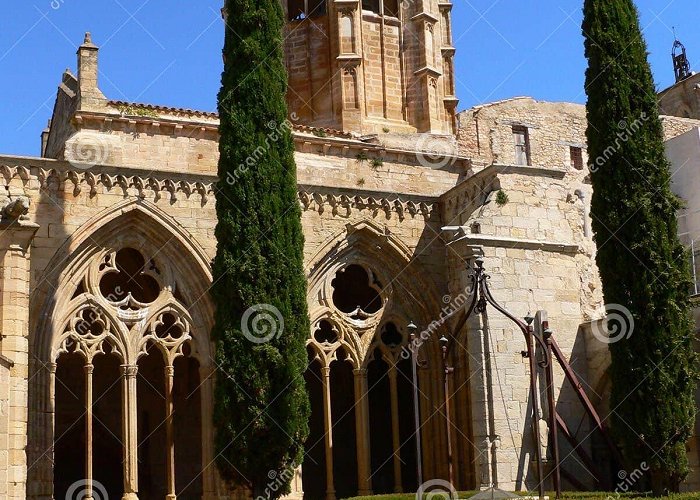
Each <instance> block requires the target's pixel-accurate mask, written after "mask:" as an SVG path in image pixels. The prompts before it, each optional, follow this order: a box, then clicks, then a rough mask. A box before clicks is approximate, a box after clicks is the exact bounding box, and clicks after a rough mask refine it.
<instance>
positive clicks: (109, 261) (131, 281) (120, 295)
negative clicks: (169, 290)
mask: <svg viewBox="0 0 700 500" xmlns="http://www.w3.org/2000/svg"><path fill="white" fill-rule="evenodd" d="M100 267H101V270H103V271H106V272H105V274H104V276H103V277H102V279H101V280H100V292H102V296H103V297H104V298H106V299H107V300H108V301H110V302H115V303H118V302H123V301H124V300H125V299H127V298H129V297H131V299H133V300H134V301H136V302H138V303H140V304H148V303H151V302H153V301H154V300H156V299H157V298H158V295H159V294H160V286H159V285H158V282H157V281H156V280H155V279H154V277H153V276H152V274H158V269H157V268H156V267H155V265H154V264H153V262H152V261H151V262H146V260H145V259H144V257H143V256H142V255H141V253H140V252H139V251H138V250H134V249H133V248H123V249H121V250H119V251H118V252H117V253H116V254H109V255H107V256H106V257H105V261H104V262H103V263H102V265H101V266H100Z"/></svg>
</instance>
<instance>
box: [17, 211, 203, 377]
mask: <svg viewBox="0 0 700 500" xmlns="http://www.w3.org/2000/svg"><path fill="white" fill-rule="evenodd" d="M120 245H121V246H132V247H134V248H140V249H150V250H151V251H152V252H153V253H155V254H158V255H159V257H160V258H161V260H163V261H166V262H168V263H169V266H168V268H169V270H168V271H166V276H164V281H165V282H167V283H168V284H169V286H171V287H172V288H173V289H172V292H174V293H180V294H181V295H182V296H183V298H184V302H185V305H186V307H187V308H188V312H189V314H190V316H191V318H192V322H193V324H192V327H193V329H195V330H196V331H197V332H200V333H199V335H197V336H196V337H197V338H196V339H195V342H197V351H198V352H199V353H200V354H201V358H202V359H201V361H202V362H204V363H205V364H207V365H208V364H210V363H211V362H212V355H213V354H212V346H211V342H210V341H209V332H210V331H211V326H212V321H213V313H214V308H213V304H212V302H211V299H210V297H209V294H208V289H209V286H210V284H211V281H212V274H211V268H210V266H209V262H210V258H209V256H208V255H207V254H206V252H205V251H204V249H203V248H202V247H201V245H199V244H198V243H197V241H196V240H195V238H194V237H193V236H192V235H191V234H189V233H188V232H187V231H186V230H185V229H184V228H183V227H182V226H181V225H180V224H178V222H177V221H176V220H175V219H173V218H172V217H171V216H169V215H168V214H167V213H165V212H164V211H163V210H162V209H160V208H159V207H157V206H156V205H155V204H153V203H151V202H149V201H147V200H143V199H126V200H123V201H121V202H119V203H116V204H115V205H112V206H110V207H109V208H107V209H105V210H103V211H102V212H99V213H98V214H96V215H95V216H94V217H92V218H91V219H90V220H88V221H87V222H85V223H84V224H83V225H82V226H80V227H79V228H78V229H77V230H76V231H75V232H74V233H73V235H72V237H71V238H69V239H68V240H67V241H66V242H64V244H63V245H62V246H61V247H59V248H58V249H57V251H56V252H55V253H54V256H53V257H52V259H51V260H50V262H49V264H48V265H47V266H46V272H45V273H44V275H43V276H42V277H41V278H40V279H39V285H38V287H37V289H36V290H35V293H34V296H33V297H32V304H31V306H30V307H31V308H32V310H33V311H36V312H37V313H36V314H33V315H32V321H33V324H31V325H30V331H31V332H33V335H32V339H31V340H32V344H33V345H32V348H33V351H34V353H35V355H36V356H37V359H38V360H40V361H41V362H43V363H47V362H50V354H51V347H52V342H53V339H54V337H55V335H56V328H57V322H59V321H61V317H62V316H63V312H64V311H66V310H67V309H68V305H69V303H70V301H71V298H72V297H73V295H74V292H75V291H76V290H77V289H78V288H79V286H80V284H81V280H82V279H83V276H85V274H86V272H87V270H88V268H89V266H90V264H91V263H92V262H94V259H95V258H99V257H100V256H101V255H104V254H105V253H107V249H109V248H115V247H118V246H120Z"/></svg>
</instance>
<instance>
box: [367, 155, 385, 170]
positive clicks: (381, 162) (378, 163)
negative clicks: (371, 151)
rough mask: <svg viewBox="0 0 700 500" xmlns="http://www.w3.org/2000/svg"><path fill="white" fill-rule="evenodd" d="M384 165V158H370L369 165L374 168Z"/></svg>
mask: <svg viewBox="0 0 700 500" xmlns="http://www.w3.org/2000/svg"><path fill="white" fill-rule="evenodd" d="M382 165H384V158H380V157H376V158H372V161H371V162H370V166H371V167H372V168H374V169H377V168H379V167H381V166H382Z"/></svg>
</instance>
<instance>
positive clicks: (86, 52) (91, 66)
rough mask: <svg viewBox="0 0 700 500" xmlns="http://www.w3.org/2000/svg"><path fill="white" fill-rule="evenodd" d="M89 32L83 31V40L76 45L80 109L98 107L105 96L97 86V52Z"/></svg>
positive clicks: (97, 49)
mask: <svg viewBox="0 0 700 500" xmlns="http://www.w3.org/2000/svg"><path fill="white" fill-rule="evenodd" d="M98 51H99V48H98V47H97V45H95V44H93V43H92V37H91V36H90V33H89V32H88V33H85V41H84V42H83V44H82V45H81V46H80V47H78V99H79V101H80V109H87V108H100V107H101V104H103V102H104V101H106V98H105V96H104V94H102V92H100V89H99V88H98V87H97V71H98V70H97V52H98Z"/></svg>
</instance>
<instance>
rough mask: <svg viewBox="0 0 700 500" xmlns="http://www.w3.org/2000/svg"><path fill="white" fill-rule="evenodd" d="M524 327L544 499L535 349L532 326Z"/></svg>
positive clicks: (537, 454) (539, 482)
mask: <svg viewBox="0 0 700 500" xmlns="http://www.w3.org/2000/svg"><path fill="white" fill-rule="evenodd" d="M525 328H526V335H525V338H526V340H527V357H528V360H529V361H530V397H531V398H532V431H533V433H534V438H535V458H536V460H537V480H538V485H537V486H538V490H539V495H540V500H544V471H543V467H542V446H541V440H540V426H539V420H540V405H539V403H538V402H537V363H536V362H535V350H534V348H533V345H532V337H533V331H532V326H530V325H528V326H526V327H525Z"/></svg>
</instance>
